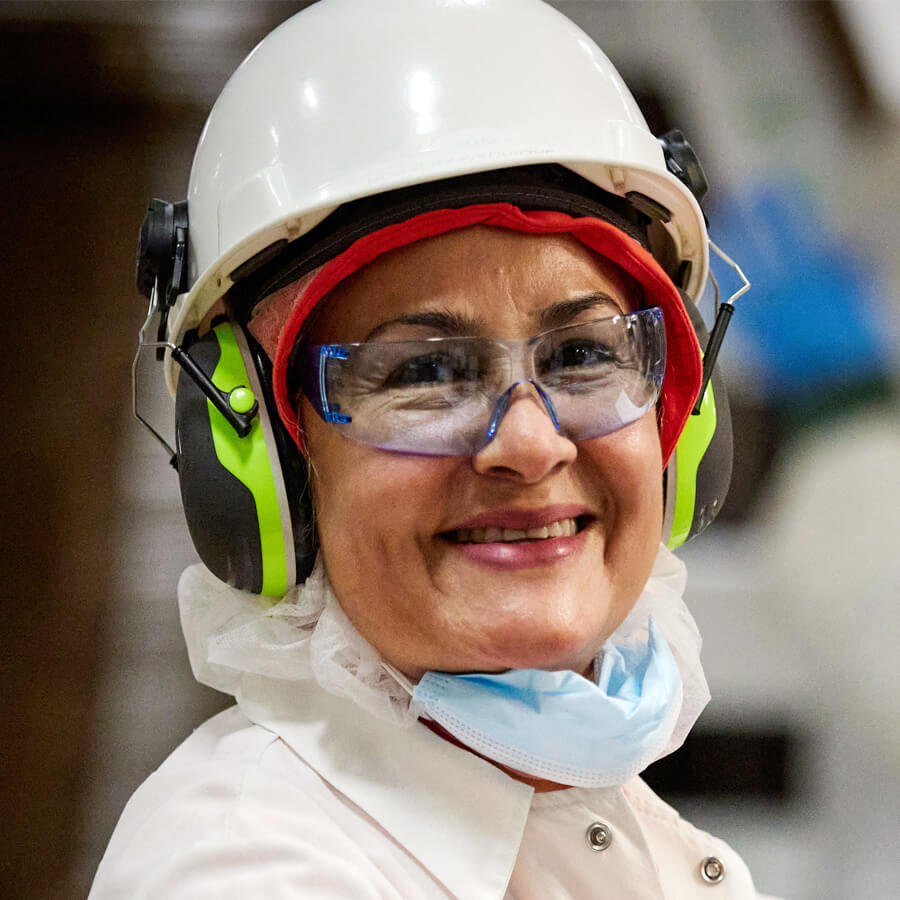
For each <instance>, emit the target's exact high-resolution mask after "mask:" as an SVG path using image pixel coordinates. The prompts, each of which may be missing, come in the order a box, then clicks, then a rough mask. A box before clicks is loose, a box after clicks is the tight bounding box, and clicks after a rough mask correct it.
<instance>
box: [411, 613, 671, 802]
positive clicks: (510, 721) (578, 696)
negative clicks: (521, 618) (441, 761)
mask: <svg viewBox="0 0 900 900" xmlns="http://www.w3.org/2000/svg"><path fill="white" fill-rule="evenodd" d="M598 662H599V667H597V669H596V671H597V678H596V681H589V680H588V679H587V678H584V677H583V676H581V675H578V674H577V673H575V672H568V671H563V672H554V671H545V670H543V669H513V670H510V671H508V672H503V673H501V674H466V675H453V674H448V673H441V672H427V673H426V674H425V675H424V676H423V678H422V679H421V680H420V682H419V683H418V685H416V687H415V688H414V689H413V691H412V698H413V701H414V702H415V703H416V704H418V706H419V707H420V708H421V709H422V710H424V712H425V714H426V715H427V716H429V717H430V718H432V719H433V720H434V721H435V722H437V723H438V724H439V725H440V726H441V727H442V728H444V729H446V730H447V731H448V732H449V733H450V734H451V735H453V736H454V737H455V738H457V739H458V740H459V741H461V742H462V743H463V744H464V745H465V746H466V747H468V748H470V749H471V750H474V751H475V752H477V753H479V754H481V755H482V756H485V757H487V758H488V759H491V760H493V761H494V762H497V763H500V764H501V765H504V766H507V767H509V768H510V769H514V770H516V771H518V772H522V773H525V774H527V775H531V776H534V777H536V778H545V779H548V780H550V781H555V782H557V783H559V784H566V785H572V786H576V787H586V788H595V787H606V786H609V785H615V784H622V783H624V782H625V781H627V780H628V779H629V778H631V777H633V776H634V775H637V774H638V773H639V772H641V771H643V769H645V768H646V767H647V766H648V765H649V764H650V763H651V762H653V761H654V760H655V759H656V758H657V757H659V756H660V755H661V754H662V753H663V751H664V749H665V747H666V745H667V743H668V741H669V738H670V737H671V735H672V731H673V729H674V727H675V723H676V720H677V719H678V713H679V711H680V709H681V702H682V686H681V676H680V674H679V671H678V666H677V665H676V663H675V660H674V658H673V656H672V653H671V652H670V650H669V647H668V645H667V644H666V641H665V638H664V637H663V636H662V634H661V633H660V631H659V629H658V628H657V627H656V624H655V622H653V620H652V619H651V620H650V624H649V638H648V640H647V641H646V643H638V642H633V643H629V644H624V645H615V644H613V643H612V642H607V644H606V645H605V646H604V648H603V652H602V658H601V657H598Z"/></svg>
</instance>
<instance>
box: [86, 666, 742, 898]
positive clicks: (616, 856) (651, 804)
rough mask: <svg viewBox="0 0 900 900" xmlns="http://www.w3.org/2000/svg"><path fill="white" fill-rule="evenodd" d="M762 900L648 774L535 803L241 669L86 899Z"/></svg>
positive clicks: (416, 744)
mask: <svg viewBox="0 0 900 900" xmlns="http://www.w3.org/2000/svg"><path fill="white" fill-rule="evenodd" d="M598 826H602V827H598ZM589 834H593V836H594V843H595V845H596V846H597V849H594V848H593V847H592V846H591V844H590V841H589V839H588V835H589ZM704 866H705V867H706V873H707V876H708V877H709V876H712V877H713V881H708V880H704V878H703V874H702V869H703V867H704ZM720 872H721V873H722V877H721V880H719V881H715V878H716V875H717V873H720ZM757 896H758V895H757V894H756V891H755V890H754V887H753V883H752V881H751V878H750V875H749V873H748V871H747V868H746V866H745V865H744V863H743V862H742V860H741V859H740V857H738V856H737V854H736V853H734V851H733V850H731V848H730V847H728V845H727V844H725V843H724V842H723V841H721V840H718V839H717V838H714V837H711V836H710V835H708V834H705V833H704V832H702V831H699V830H698V829H696V828H694V827H693V826H691V825H690V824H688V823H687V822H685V821H684V820H683V819H681V818H680V817H679V816H678V814H677V813H676V812H675V811H674V810H672V809H671V808H670V807H669V806H667V805H666V804H665V803H663V802H662V801H661V800H660V799H659V798H658V797H656V795H655V794H654V793H653V792H652V791H651V790H650V789H649V788H648V787H647V786H646V785H645V784H644V783H643V782H642V781H641V780H640V779H638V778H635V779H632V780H631V781H630V782H628V783H627V784H625V785H624V786H621V787H612V788H600V789H594V790H587V789H581V788H572V789H568V790H562V791H555V792H550V793H544V794H535V793H534V792H533V790H532V789H531V788H530V787H527V786H526V785H524V784H522V783H520V782H518V781H515V780H513V779H512V778H510V777H508V776H507V775H505V774H504V773H503V772H501V771H500V770H499V769H497V768H496V767H495V766H493V765H492V764H490V763H488V762H486V761H484V760H482V759H480V758H479V757H476V756H474V755H473V754H471V753H469V752H467V751H466V750H462V749H460V748H458V747H456V746H454V745H453V744H451V743H449V742H447V741H444V740H443V739H442V738H440V737H438V736H437V735H435V734H434V733H432V732H431V731H430V730H429V729H428V728H426V727H425V726H423V725H421V724H417V725H415V726H414V727H412V728H401V727H398V726H397V725H396V724H394V723H391V722H388V721H385V720H383V719H380V718H377V717H375V716H373V715H371V714H369V713H368V712H366V711H364V710H362V709H360V707H359V706H358V705H356V704H354V703H353V702H351V701H349V700H346V699H343V698H339V697H335V696H334V695H332V694H328V693H326V692H325V691H323V690H322V689H321V688H320V687H319V686H318V685H317V684H316V683H315V682H304V683H303V684H302V685H301V684H298V683H296V682H290V681H285V680H279V679H272V678H266V677H262V676H249V675H246V674H245V675H244V677H243V679H242V687H241V690H240V691H239V693H238V707H236V708H232V709H230V710H227V711H226V712H224V713H221V714H220V715H218V716H216V717H215V718H213V719H211V720H210V721H209V722H207V723H206V724H205V725H203V726H202V727H201V728H199V729H197V731H196V732H195V733H194V734H193V735H192V736H191V737H190V738H189V739H188V740H187V741H186V742H185V743H184V744H182V745H181V747H179V748H178V749H177V750H176V751H175V752H174V753H173V754H172V755H171V756H170V757H169V759H168V760H167V761H166V762H165V763H164V764H163V765H162V766H161V767H160V769H159V770H158V771H157V772H156V773H154V774H153V775H152V776H151V777H150V778H149V779H148V780H147V781H146V782H145V783H144V785H143V786H142V787H141V788H140V789H139V790H138V791H137V793H136V794H135V795H134V797H133V798H132V800H131V801H130V803H129V804H128V806H127V807H126V809H125V811H124V813H123V815H122V817H121V820H120V821H119V824H118V826H117V828H116V830H115V833H114V834H113V837H112V840H111V842H110V844H109V848H108V849H107V852H106V855H105V856H104V858H103V861H102V863H101V865H100V868H99V870H98V873H97V876H96V880H95V882H94V886H93V888H92V891H91V894H90V898H89V900H113V898H123V900H124V898H128V900H142V898H165V900H188V898H189V900H201V898H209V900H252V898H256V897H260V898H266V900H272V898H319V897H321V898H353V900H359V898H397V900H400V898H403V900H418V898H422V900H428V898H447V897H455V898H460V900H502V898H508V900H532V898H534V900H537V898H541V900H547V898H582V897H583V898H594V897H609V898H617V900H618V898H633V900H694V898H696V900H745V898H756V897H757Z"/></svg>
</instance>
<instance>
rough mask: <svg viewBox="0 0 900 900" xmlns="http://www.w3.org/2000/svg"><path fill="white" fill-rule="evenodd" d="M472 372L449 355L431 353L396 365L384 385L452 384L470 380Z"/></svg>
mask: <svg viewBox="0 0 900 900" xmlns="http://www.w3.org/2000/svg"><path fill="white" fill-rule="evenodd" d="M473 377H474V376H473V374H472V373H471V372H469V371H467V370H466V369H465V368H464V367H463V366H461V365H460V362H459V360H457V359H454V358H453V357H451V356H445V355H441V354H433V355H429V356H416V357H413V358H412V359H408V360H406V361H404V362H403V363H401V364H400V365H399V366H397V367H396V368H395V369H394V371H393V372H391V374H390V375H389V376H388V377H387V379H385V387H410V386H412V385H426V386H427V385H438V384H454V383H456V382H460V381H471V380H472V379H473Z"/></svg>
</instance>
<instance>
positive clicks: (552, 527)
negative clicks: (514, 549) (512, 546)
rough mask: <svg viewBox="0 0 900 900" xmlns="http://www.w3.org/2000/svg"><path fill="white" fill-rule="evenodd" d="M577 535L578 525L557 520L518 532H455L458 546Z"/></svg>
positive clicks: (491, 530)
mask: <svg viewBox="0 0 900 900" xmlns="http://www.w3.org/2000/svg"><path fill="white" fill-rule="evenodd" d="M574 534H578V525H577V524H576V522H575V520H574V519H559V520H558V521H556V522H551V523H550V524H549V525H542V526H541V527H540V528H529V529H527V530H519V529H517V528H494V527H490V528H472V529H465V528H461V529H460V530H459V531H457V532H456V542H457V543H459V544H494V543H497V542H500V541H502V542H503V543H515V542H516V541H542V540H546V539H547V538H558V537H571V536H572V535H574Z"/></svg>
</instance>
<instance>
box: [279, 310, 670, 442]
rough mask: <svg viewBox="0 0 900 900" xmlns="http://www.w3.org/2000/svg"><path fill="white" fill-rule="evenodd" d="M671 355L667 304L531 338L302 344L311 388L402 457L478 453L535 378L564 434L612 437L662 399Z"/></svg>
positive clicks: (305, 386)
mask: <svg viewBox="0 0 900 900" xmlns="http://www.w3.org/2000/svg"><path fill="white" fill-rule="evenodd" d="M665 362H666V340H665V331H664V328H663V314H662V310H661V309H659V308H658V307H653V308H650V309H643V310H640V311H639V312H635V313H628V314H624V315H617V316H612V317H610V318H605V319H596V320H593V321H590V322H582V323H577V324H574V325H565V326H563V327H561V328H554V329H553V330H551V331H545V332H543V333H542V334H539V335H536V336H535V337H532V338H529V339H527V340H494V339H492V338H483V337H447V338H429V339H427V340H420V341H369V342H367V343H361V344H319V345H314V346H305V347H302V348H301V349H300V351H299V353H298V357H297V358H296V359H295V363H294V364H295V365H297V364H300V365H301V366H302V373H301V378H300V383H301V387H302V390H303V393H304V394H305V395H306V397H307V398H308V399H309V401H310V403H311V404H312V406H313V407H314V408H315V410H316V412H318V414H319V415H320V416H321V417H322V418H323V419H324V420H325V421H326V422H330V423H332V424H334V425H335V426H336V427H337V428H340V430H341V433H342V434H344V435H346V437H348V438H351V439H352V440H354V441H359V442H361V443H364V444H371V445H373V446H375V447H382V448H383V449H385V450H396V451H400V452H405V453H423V454H431V455H456V454H466V455H472V454H475V453H477V452H478V451H479V450H481V449H482V448H483V447H484V446H485V445H486V444H487V443H489V442H490V441H491V440H492V439H493V437H494V435H495V434H496V433H497V429H498V428H499V426H500V423H501V421H502V419H503V416H504V414H505V413H506V411H507V409H508V407H509V404H510V401H511V399H512V395H513V391H514V390H515V389H516V388H517V387H518V386H519V385H522V384H525V385H530V386H531V387H532V388H533V390H534V391H535V392H536V394H537V396H538V397H539V398H540V401H541V403H542V405H543V407H544V409H545V410H546V412H547V415H548V416H549V417H550V419H551V421H552V422H553V425H554V427H555V428H556V430H557V431H558V432H560V433H561V434H563V435H565V436H566V437H567V438H569V439H570V440H573V441H580V440H585V439H587V438H593V437H600V436H601V435H605V434H610V433H612V432H613V431H617V430H618V429H620V428H624V427H625V426H626V425H630V424H631V423H632V422H634V421H636V420H637V419H639V418H640V417H641V416H642V415H644V413H646V412H647V411H648V410H649V409H650V408H651V407H652V406H653V404H654V403H655V402H656V400H657V398H658V397H659V391H660V387H661V386H662V379H663V372H664V371H665Z"/></svg>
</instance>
